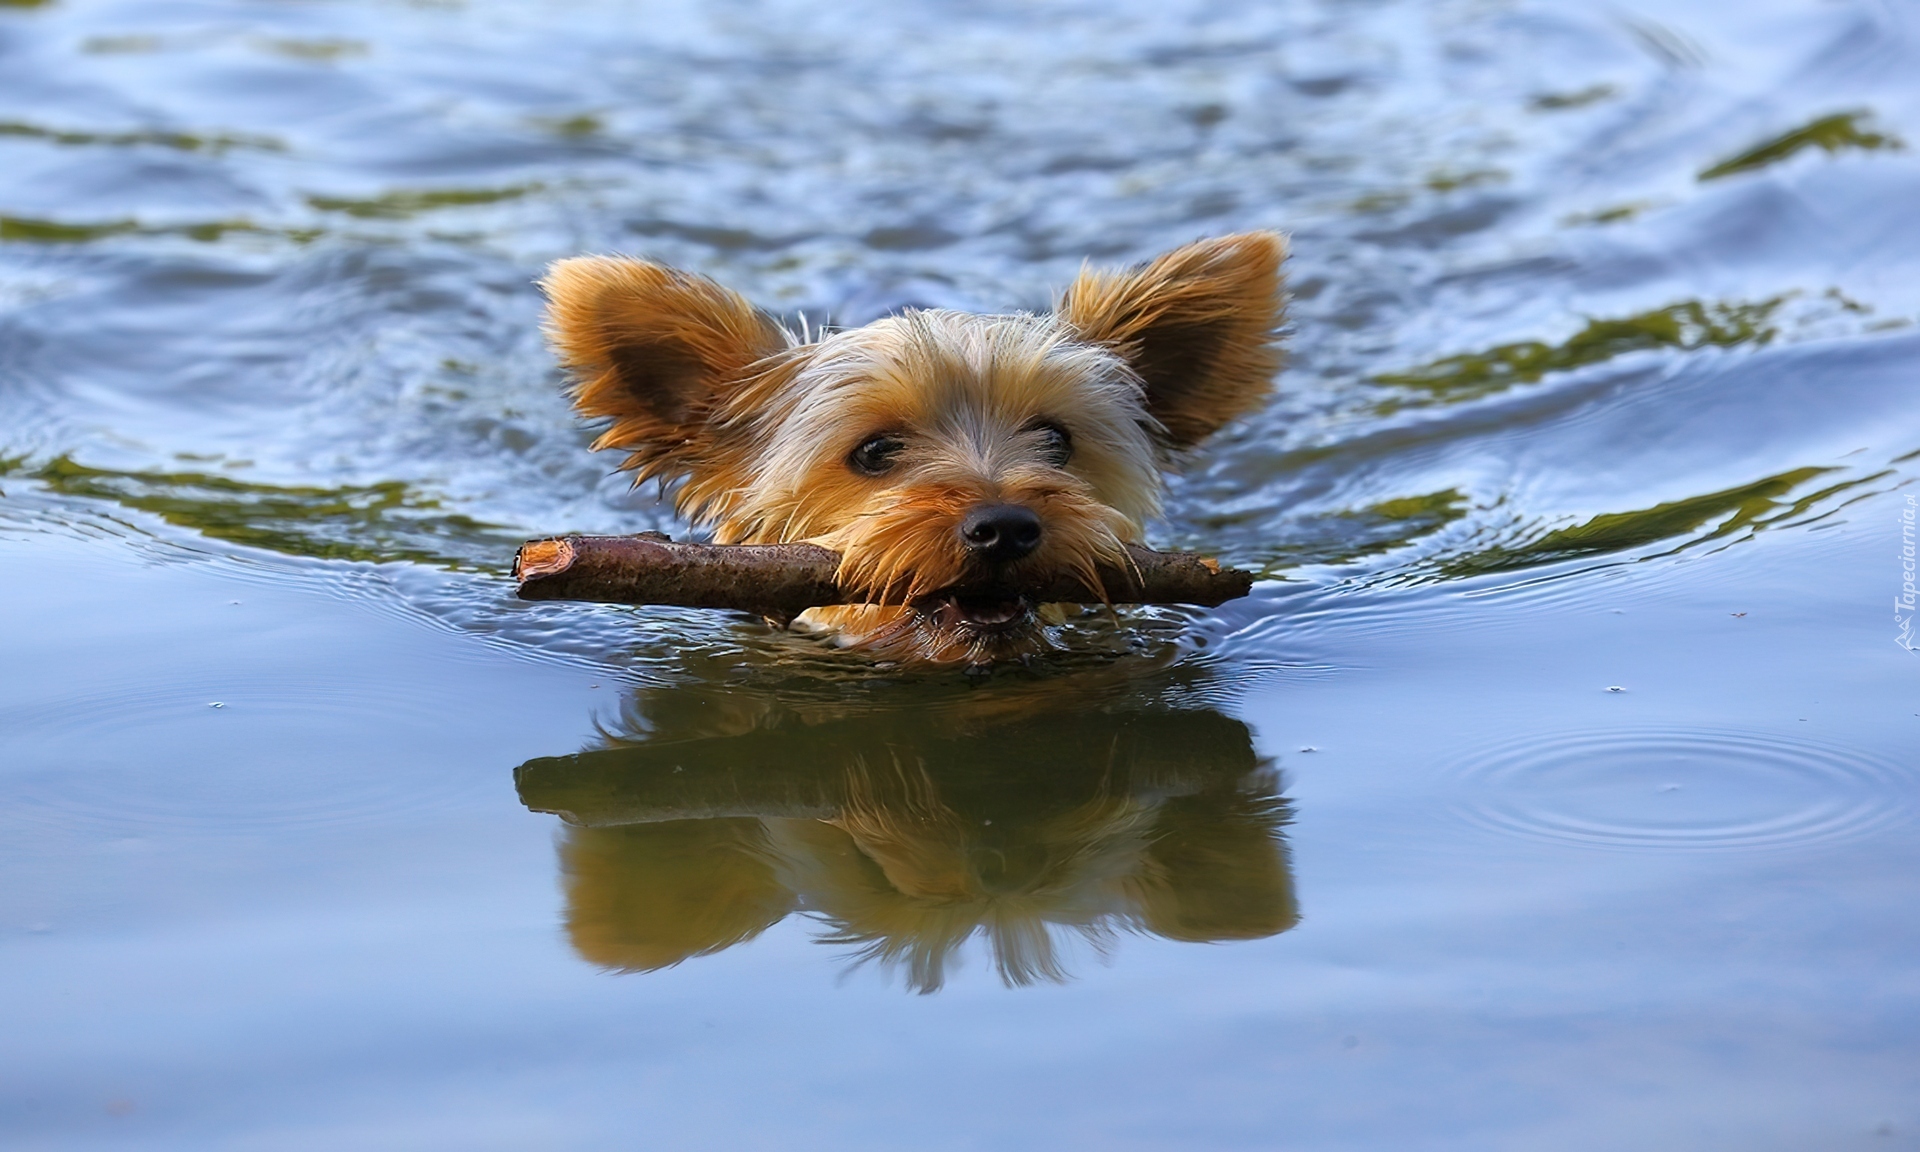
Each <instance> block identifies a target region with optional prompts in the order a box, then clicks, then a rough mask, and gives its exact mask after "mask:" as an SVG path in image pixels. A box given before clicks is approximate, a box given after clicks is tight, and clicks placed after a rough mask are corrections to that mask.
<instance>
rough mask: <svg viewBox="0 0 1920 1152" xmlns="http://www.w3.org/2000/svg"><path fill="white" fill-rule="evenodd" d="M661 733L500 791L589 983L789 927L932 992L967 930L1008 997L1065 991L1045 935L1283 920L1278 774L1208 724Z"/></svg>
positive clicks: (1194, 719)
mask: <svg viewBox="0 0 1920 1152" xmlns="http://www.w3.org/2000/svg"><path fill="white" fill-rule="evenodd" d="M664 736H665V734H664V733H661V732H659V731H658V730H657V729H656V730H655V732H654V734H653V738H651V739H643V740H641V741H639V742H636V743H633V744H630V745H628V746H624V747H615V748H608V749H603V750H598V751H592V752H585V753H581V754H579V755H575V756H564V757H554V758H548V759H540V760H533V761H530V762H528V763H527V764H524V765H522V766H521V767H520V769H519V770H518V772H517V773H516V774H515V779H516V781H517V783H518V786H519V790H520V798H521V800H522V801H523V802H524V803H525V804H526V805H527V806H528V807H529V808H532V809H534V810H536V811H542V812H553V813H557V814H558V815H560V816H561V817H562V818H563V819H564V820H565V821H566V822H567V824H568V825H569V828H568V830H567V834H566V839H565V841H564V843H563V845H562V847H561V857H562V863H563V866H564V870H565V874H566V886H567V929H568V932H569V934H570V935H571V937H572V941H573V945H574V947H575V948H576V949H577V950H578V951H579V952H580V954H581V955H582V956H583V957H585V958H586V959H588V960H589V961H592V962H593V963H596V964H600V965H603V966H605V967H608V968H614V969H622V970H628V971H648V970H653V969H658V968H665V967H667V966H669V965H672V964H677V963H679V962H680V961H682V960H685V959H687V958H689V957H693V956H700V955H705V954H708V953H712V952H717V951H720V950H721V949H724V948H728V947H731V946H732V945H734V944H738V943H741V942H742V941H745V940H749V939H752V938H753V937H754V936H756V935H758V934H759V933H760V932H761V931H763V930H764V929H766V928H767V927H768V926H770V925H772V924H774V923H776V922H777V921H779V920H780V919H782V918H783V917H785V916H787V915H788V914H789V913H792V912H796V911H799V912H805V913H808V914H810V915H813V916H815V917H816V918H818V919H819V920H820V921H822V922H823V923H824V924H825V925H826V926H827V928H828V930H827V932H826V934H825V935H824V937H823V939H824V941H825V942H827V943H830V944H838V945H844V946H846V947H847V948H849V949H850V950H851V951H852V952H853V953H854V955H855V956H857V957H858V958H860V959H862V960H872V961H878V962H880V963H881V964H883V965H885V966H887V967H890V968H898V969H899V970H900V971H901V972H902V974H903V975H904V976H905V978H906V980H907V982H908V984H909V985H910V986H912V987H913V988H915V989H917V990H919V991H922V992H931V991H934V990H936V989H938V988H939V987H940V986H941V984H942V982H943V981H944V979H945V977H946V973H947V969H948V966H949V964H950V963H951V962H952V960H953V958H954V957H955V955H956V954H957V952H958V951H959V949H960V947H961V946H962V945H963V944H964V943H965V942H966V941H967V940H968V939H969V938H971V937H973V936H974V935H976V934H979V935H981V936H983V937H984V938H985V940H986V942H987V945H988V950H989V951H990V953H991V955H992V958H993V963H994V964H995V966H996V967H997V968H998V970H999V973H1000V975H1001V977H1002V978H1003V979H1004V980H1005V981H1006V982H1007V983H1009V984H1027V983H1031V982H1034V981H1036V980H1061V979H1063V978H1065V976H1066V972H1065V970H1064V968H1063V967H1062V960H1061V948H1060V945H1061V944H1062V942H1063V939H1064V938H1067V937H1072V936H1079V937H1082V938H1084V939H1085V940H1086V941H1088V942H1090V943H1091V944H1092V945H1093V947H1094V948H1095V949H1096V950H1101V951H1104V949H1105V948H1106V946H1107V945H1108V944H1109V943H1110V942H1111V941H1112V940H1113V938H1114V937H1115V935H1116V933H1117V932H1118V931H1121V930H1142V931H1146V932H1151V933H1154V934H1156V935H1160V936H1164V937H1168V938H1171V939H1175V940H1186V941H1220V940H1245V939H1252V938H1256V937H1262V936H1271V935H1273V934H1275V933H1278V932H1284V931H1286V930H1287V929H1288V928H1290V927H1292V926H1293V924H1294V922H1295V920H1296V919H1297V912H1296V910H1295V906H1294V898H1293V888H1292V880H1291V877H1290V874H1289V872H1288V868H1287V860H1286V851H1285V847H1284V845H1283V843H1282V841H1281V838H1280V829H1281V827H1282V826H1283V825H1284V824H1285V822H1286V818H1287V805H1286V802H1285V800H1284V799H1282V798H1281V796H1280V795H1279V787H1278V779H1277V776H1276V774H1275V773H1274V771H1273V770H1272V769H1271V768H1270V767H1268V766H1267V765H1266V764H1264V763H1263V762H1262V761H1261V760H1260V759H1259V758H1258V757H1257V756H1256V754H1255V752H1254V749H1253V743H1252V740H1251V739H1250V737H1249V734H1248V732H1247V729H1246V726H1245V725H1243V724H1241V723H1240V722H1239V721H1237V720H1234V719H1231V718H1229V717H1226V716H1223V715H1221V714H1219V713H1217V712H1211V711H1186V712H1179V711H1161V712H1135V713H1130V714H1125V715H1111V714H1105V713H1101V712H1080V713H1077V714H1070V715H1048V716H1044V717H1032V716H1028V717H1023V718H1019V719H1012V720H1007V719H1000V720H996V721H988V722H979V721H975V722H971V723H968V722H943V721H942V720H941V719H940V718H938V717H936V716H934V715H932V714H909V715H897V714H896V715H891V716H874V715H869V716H860V717H857V718H840V719H832V720H827V721H825V722H822V723H815V724H805V723H799V722H794V723H790V724H774V725H773V726H772V727H755V728H754V729H753V730H749V731H746V732H740V733H736V734H731V735H725V736H710V737H706V738H696V739H672V738H663V737H664Z"/></svg>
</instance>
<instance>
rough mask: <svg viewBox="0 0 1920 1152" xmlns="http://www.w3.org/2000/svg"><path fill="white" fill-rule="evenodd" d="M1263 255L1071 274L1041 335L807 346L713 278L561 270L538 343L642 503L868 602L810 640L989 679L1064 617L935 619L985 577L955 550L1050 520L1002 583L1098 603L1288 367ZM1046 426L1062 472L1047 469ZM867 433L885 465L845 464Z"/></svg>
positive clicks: (937, 336) (945, 324) (1002, 319)
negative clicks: (1127, 557)
mask: <svg viewBox="0 0 1920 1152" xmlns="http://www.w3.org/2000/svg"><path fill="white" fill-rule="evenodd" d="M1285 255H1286V244H1285V241H1284V240H1283V239H1282V238H1281V237H1280V236H1279V235H1277V234H1275V233H1270V232H1250V233H1244V234H1241V235H1237V236H1227V237H1222V238H1219V239H1214V240H1205V241H1201V242H1199V243H1195V244H1190V245H1187V246H1186V247H1183V248H1178V249H1175V250H1174V251H1172V252H1169V253H1167V254H1166V255H1164V256H1161V257H1160V258H1159V259H1157V260H1154V261H1152V262H1151V263H1149V264H1146V265H1144V266H1142V267H1139V268H1136V269H1132V270H1127V271H1109V272H1102V271H1085V272H1082V273H1081V275H1080V276H1079V277H1078V279H1076V280H1075V281H1074V283H1073V284H1072V286H1071V287H1069V288H1068V290H1067V292H1066V293H1065V294H1064V296H1063V297H1062V299H1061V301H1060V303H1059V305H1058V307H1057V308H1056V309H1055V310H1054V311H1053V312H1052V313H1049V314H1045V315H1032V314H1024V313H1022V314H1013V315H1004V316H975V315H969V314H966V313H960V312H951V311H944V310H929V311H915V312H908V313H906V314H904V315H899V316H892V317H888V318H886V319H882V320H878V321H875V322H874V323H872V324H869V325H866V326H865V327H862V328H855V329H848V330H842V331H834V332H829V333H826V334H823V335H821V336H820V338H819V339H817V340H812V341H802V340H801V339H800V338H798V337H797V336H796V335H795V334H793V333H791V332H789V331H787V330H786V329H784V328H782V327H781V326H780V325H779V324H777V323H775V322H774V321H773V320H772V319H771V318H770V317H768V316H767V315H766V314H765V313H763V312H761V311H759V310H758V309H756V308H754V307H753V306H752V305H751V304H749V303H748V302H747V301H746V300H745V299H743V298H742V297H740V296H739V295H737V294H735V293H733V292H731V291H729V290H727V289H725V288H723V287H721V286H720V285H718V284H716V283H714V282H713V281H711V280H708V279H706V278H704V277H700V276H694V275H690V274H688V273H685V272H680V271H677V270H674V269H671V268H666V267H663V266H661V265H658V264H652V263H648V262H645V261H640V260H631V259H624V258H616V257H581V258H577V259H571V260H562V261H560V262H558V263H556V264H555V265H554V266H553V267H552V269H551V270H550V271H549V273H548V275H547V277H546V279H545V280H544V281H543V282H542V287H543V288H544V289H545V290H546V293H547V296H548V299H549V301H550V308H549V313H548V329H547V330H548V334H549V337H550V339H551V340H552V342H553V345H554V347H555V349H556V350H557V352H558V353H559V356H560V359H561V362H562V364H563V365H564V366H565V367H566V368H567V369H568V371H569V372H570V374H571V375H572V379H573V382H574V383H573V395H574V400H575V404H576V407H577V408H578V409H579V411H580V412H581V414H582V415H585V416H588V417H592V418H597V419H604V420H608V421H610V423H609V424H608V426H607V429H606V431H605V432H604V433H603V434H602V435H601V436H600V438H599V439H598V440H597V441H596V442H595V444H594V447H595V448H596V449H600V448H611V449H619V450H622V451H624V452H625V453H626V454H627V455H626V459H625V462H624V464H623V467H625V468H627V469H631V470H632V471H633V472H634V473H635V477H636V481H639V480H645V479H650V478H651V479H658V480H660V481H662V482H664V483H669V484H675V485H677V488H676V500H677V503H678V506H679V508H680V510H681V512H682V513H683V514H685V515H686V516H687V517H689V518H690V519H692V520H694V521H695V522H698V523H704V524H709V525H711V526H712V527H713V530H714V536H715V539H717V540H719V541H721V542H722V543H780V542H788V541H802V540H804V541H809V542H812V543H817V544H820V545H823V546H825V547H828V548H832V549H834V550H836V551H838V552H839V553H840V554H841V555H842V557H843V559H842V562H841V569H840V573H839V578H840V580H841V582H842V583H843V584H845V585H847V586H850V587H857V588H861V589H863V590H865V591H866V592H867V593H868V595H869V596H870V597H871V598H872V601H873V602H872V603H870V604H867V605H857V606H848V607H838V608H824V609H814V610H812V611H810V612H808V613H806V614H804V615H803V616H802V617H801V620H800V623H801V624H802V625H804V626H809V627H812V628H816V629H820V630H823V631H828V632H831V633H833V634H834V635H835V636H836V638H837V639H838V640H839V642H840V643H842V644H846V645H849V646H857V647H861V648H864V649H867V650H869V651H871V652H873V653H874V654H876V655H878V656H882V657H885V658H894V659H917V660H926V661H934V662H967V663H984V662H988V661H991V660H995V659H1001V658H1005V657H1009V656H1018V655H1024V654H1026V653H1029V652H1033V651H1037V650H1039V649H1042V648H1045V647H1047V646H1048V645H1049V644H1050V643H1051V640H1050V638H1049V635H1048V625H1049V623H1057V622H1058V619H1059V617H1058V614H1057V613H1049V612H1047V611H1045V610H1041V611H1035V612H1031V613H1029V614H1027V615H1026V616H1025V617H1023V618H1022V619H1021V620H1020V621H1019V622H1018V626H1017V627H1014V628H1012V629H1008V630H985V631H983V630H982V629H979V628H977V627H973V626H971V625H970V624H969V621H968V619H967V618H966V617H965V615H964V614H963V613H961V612H960V611H959V610H958V609H957V608H956V607H955V606H954V605H952V604H951V603H943V602H941V601H939V600H937V599H933V598H932V597H934V596H935V594H938V593H940V592H942V590H946V589H951V588H953V587H955V586H957V585H960V584H963V583H967V582H970V581H977V580H979V579H980V578H981V577H982V571H981V568H980V565H979V562H978V561H977V560H976V559H975V558H974V557H973V556H972V555H971V554H970V553H969V550H968V549H967V548H966V547H965V545H964V544H963V542H962V540H961V538H960V535H959V525H960V521H961V518H962V517H964V516H965V515H966V514H967V512H968V511H969V510H970V509H973V508H975V507H977V506H980V505H987V504H1020V505H1024V506H1025V507H1027V508H1029V509H1031V510H1032V511H1033V512H1035V513H1036V514H1037V515H1038V516H1039V518H1040V521H1041V525H1042V536H1041V542H1040V545H1039V547H1038V548H1037V549H1036V550H1035V551H1034V552H1033V553H1032V554H1031V555H1028V556H1026V557H1024V558H1022V559H1020V560H1018V561H1017V562H1015V563H1013V564H1012V565H1010V566H1007V567H1005V568H1001V569H995V570H994V571H993V573H992V576H993V579H994V580H995V581H996V582H997V583H1000V584H1004V585H1005V586H1007V587H1009V588H1013V589H1016V590H1017V588H1018V587H1019V586H1021V585H1022V584H1025V583H1029V582H1031V581H1037V580H1039V579H1041V578H1044V577H1046V576H1049V575H1052V574H1054V573H1061V572H1070V573H1074V574H1078V575H1081V576H1083V577H1087V578H1091V575H1092V573H1093V570H1094V568H1095V567H1096V566H1097V565H1099V564H1101V563H1103V562H1105V563H1115V562H1119V561H1121V560H1122V558H1123V553H1122V551H1121V547H1122V545H1123V544H1126V543H1131V542H1136V541H1138V540H1140V539H1141V535H1142V532H1143V531H1144V528H1145V525H1146V523H1147V522H1148V521H1149V520H1150V519H1151V518H1152V517H1153V516H1155V515H1156V514H1157V513H1158V512H1159V510H1160V496H1161V491H1162V486H1163V478H1162V473H1163V471H1164V470H1165V469H1167V468H1168V467H1170V466H1171V465H1172V464H1173V462H1174V461H1175V459H1176V457H1177V455H1178V453H1180V452H1181V451H1183V450H1185V449H1187V448H1191V447H1192V446H1193V445H1195V444H1197V443H1198V442H1199V441H1200V440H1202V439H1204V438H1205V437H1207V436H1208V435H1211V434H1212V433H1213V432H1215V431H1216V430H1218V429H1219V428H1220V427H1221V426H1222V425H1224V424H1226V423H1227V422H1228V421H1231V420H1233V419H1235V418H1236V417H1239V416H1242V415H1245V414H1246V413H1248V412H1250V411H1252V410H1253V409H1255V408H1257V407H1259V406H1260V404H1261V403H1262V402H1264V401H1265V399H1266V398H1267V396H1268V394H1269V392H1270V391H1271V388H1272V383H1273V377H1274V375H1275V374H1276V373H1277V372H1278V371H1279V368H1280V356H1279V351H1278V349H1277V347H1276V345H1275V339H1276V329H1277V328H1278V326H1279V324H1280V321H1281V313H1282V295H1281V279H1280V264H1281V261H1282V260H1283V259H1284V258H1285ZM1041 423H1049V424H1053V425H1057V426H1058V427H1060V428H1063V429H1065V430H1066V431H1067V433H1068V434H1069V435H1070V437H1071V440H1072V446H1073V455H1072V458H1071V459H1070V460H1069V461H1068V462H1067V463H1066V464H1065V465H1064V466H1057V465H1055V464H1054V463H1052V462H1051V461H1049V460H1048V459H1047V458H1046V456H1045V453H1044V451H1043V449H1044V446H1045V438H1044V433H1042V432H1039V431H1037V430H1036V429H1037V426H1038V425H1039V424H1041ZM879 433H890V434H893V435H896V436H898V437H899V438H900V439H901V440H903V441H904V444H905V447H904V449H903V450H902V451H901V453H900V456H899V462H898V465H897V466H896V467H895V468H894V469H893V470H892V471H890V472H888V473H887V474H886V475H884V476H869V475H864V474H862V473H860V472H858V471H855V470H854V469H853V468H851V467H850V466H849V464H848V457H849V455H850V454H851V453H852V452H853V450H854V449H855V448H856V447H858V446H859V445H860V444H862V443H863V442H865V441H867V440H868V439H869V438H871V437H873V436H874V435H876V434H879Z"/></svg>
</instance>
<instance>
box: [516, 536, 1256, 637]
mask: <svg viewBox="0 0 1920 1152" xmlns="http://www.w3.org/2000/svg"><path fill="white" fill-rule="evenodd" d="M1127 557H1128V560H1129V561H1130V562H1131V567H1129V568H1126V569H1121V568H1110V567H1102V568H1101V569H1100V583H1101V585H1102V587H1103V588H1104V590H1105V592H1106V597H1105V599H1106V600H1107V601H1108V602H1111V603H1114V604H1198V605H1201V606H1203V607H1208V608H1211V607H1213V606H1214V605H1216V604H1223V603H1225V602H1226V601H1228V600H1233V599H1236V598H1238V597H1241V596H1245V595H1246V594H1247V592H1248V591H1249V590H1250V589H1252V587H1253V574H1252V573H1250V572H1242V571H1239V570H1238V569H1234V568H1222V567H1220V565H1219V562H1217V561H1215V560H1213V559H1210V558H1208V557H1204V556H1199V555H1196V554H1194V553H1191V552H1155V551H1154V550H1152V549H1151V548H1141V547H1137V546H1134V545H1129V546H1128V547H1127ZM839 567H840V554H839V553H837V552H832V551H829V550H827V549H825V548H819V547H816V546H814V545H812V544H694V543H680V542H675V541H673V540H669V539H668V538H666V537H665V536H662V535H660V534H659V533H657V532H647V533H642V534H641V535H638V536H556V537H552V538H550V539H545V540H529V541H527V543H526V544H524V545H522V546H521V548H520V552H519V554H518V555H517V556H515V557H514V561H513V574H514V577H515V578H516V579H518V580H519V581H520V598H521V599H522V600H591V601H597V602H599V603H603V604H661V605H671V606H675V607H680V608H734V609H739V610H741V611H746V612H759V613H761V614H763V615H767V616H774V617H781V618H791V617H793V616H797V615H799V614H800V613H801V612H803V611H805V610H806V609H808V608H815V607H820V606H823V605H829V604H858V603H863V602H865V601H866V600H868V599H869V597H868V596H866V595H865V594H863V593H859V592H851V591H846V590H843V589H841V588H840V586H839V585H838V584H837V583H836V582H835V581H834V573H835V572H836V571H837V570H838V569H839ZM1012 591H1016V592H1018V593H1019V594H1021V595H1023V596H1025V597H1026V598H1027V599H1028V600H1030V601H1032V602H1033V603H1035V604H1060V603H1098V602H1100V600H1101V599H1102V598H1101V596H1100V595H1099V593H1098V592H1097V591H1096V590H1095V589H1092V588H1088V587H1087V586H1086V585H1085V584H1083V583H1082V582H1081V581H1079V580H1078V579H1075V578H1073V577H1069V576H1063V577H1060V578H1058V579H1056V580H1054V581H1052V582H1051V583H1049V584H1047V585H1045V586H1042V587H1020V588H1015V589H1012Z"/></svg>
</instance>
